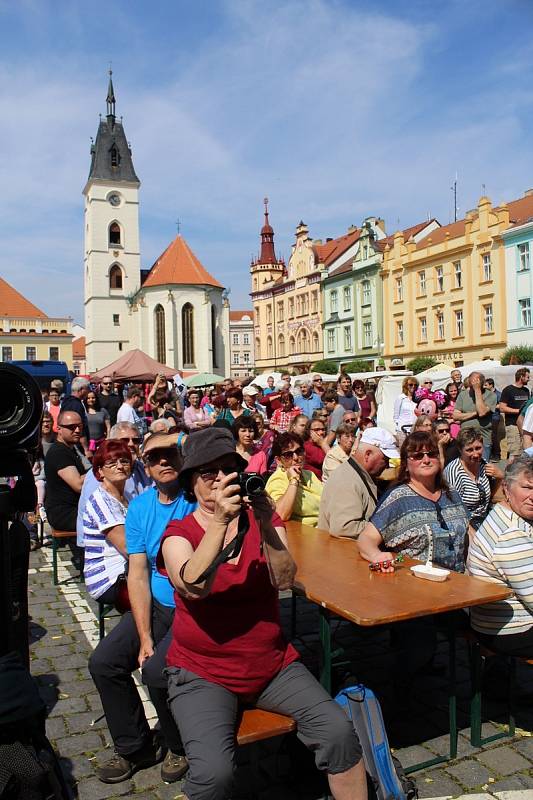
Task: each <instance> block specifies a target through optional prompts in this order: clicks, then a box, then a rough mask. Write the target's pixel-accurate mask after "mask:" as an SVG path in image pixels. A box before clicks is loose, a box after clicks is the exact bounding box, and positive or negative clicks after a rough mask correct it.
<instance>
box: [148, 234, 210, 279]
mask: <svg viewBox="0 0 533 800" xmlns="http://www.w3.org/2000/svg"><path fill="white" fill-rule="evenodd" d="M169 284H189V285H190V284H193V285H202V286H205V285H207V286H217V287H220V288H221V289H222V288H223V286H222V284H221V283H219V282H218V281H217V280H216V279H215V278H213V277H212V276H211V275H210V274H209V272H208V271H207V270H206V269H205V267H204V266H202V264H201V263H200V262H199V261H198V259H197V258H196V256H195V255H194V253H193V251H192V250H191V248H190V247H189V245H188V244H187V242H186V241H185V239H184V238H183V237H182V236H180V235H179V234H178V236H176V238H175V239H174V241H173V242H171V243H170V244H169V246H168V247H167V249H166V250H165V251H164V253H162V254H161V255H160V256H159V258H158V259H157V261H156V262H155V264H154V265H153V266H152V268H151V270H150V272H149V273H148V276H147V278H146V280H145V281H144V282H143V288H144V287H146V286H167V285H169Z"/></svg>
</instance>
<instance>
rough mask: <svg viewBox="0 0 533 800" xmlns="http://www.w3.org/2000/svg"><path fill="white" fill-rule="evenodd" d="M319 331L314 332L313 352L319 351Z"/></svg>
mask: <svg viewBox="0 0 533 800" xmlns="http://www.w3.org/2000/svg"><path fill="white" fill-rule="evenodd" d="M318 347H319V344H318V333H313V353H318Z"/></svg>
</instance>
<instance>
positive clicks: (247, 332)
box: [229, 309, 255, 378]
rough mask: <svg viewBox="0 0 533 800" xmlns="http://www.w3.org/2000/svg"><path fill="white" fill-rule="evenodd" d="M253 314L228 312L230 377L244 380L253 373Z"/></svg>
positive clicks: (248, 312)
mask: <svg viewBox="0 0 533 800" xmlns="http://www.w3.org/2000/svg"><path fill="white" fill-rule="evenodd" d="M253 314H254V312H253V311H252V310H251V309H250V310H249V311H230V312H229V340H230V352H231V375H232V376H233V377H234V378H245V377H247V376H248V375H252V374H253V372H254V365H255V361H254V316H253Z"/></svg>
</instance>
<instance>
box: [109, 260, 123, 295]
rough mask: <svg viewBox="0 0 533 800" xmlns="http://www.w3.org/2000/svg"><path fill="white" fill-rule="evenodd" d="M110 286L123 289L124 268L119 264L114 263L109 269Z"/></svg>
mask: <svg viewBox="0 0 533 800" xmlns="http://www.w3.org/2000/svg"><path fill="white" fill-rule="evenodd" d="M109 288H110V289H122V270H121V269H120V267H119V265H118V264H113V266H112V267H111V269H110V270H109Z"/></svg>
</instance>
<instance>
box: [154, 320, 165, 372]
mask: <svg viewBox="0 0 533 800" xmlns="http://www.w3.org/2000/svg"><path fill="white" fill-rule="evenodd" d="M154 320H155V357H156V359H157V361H159V363H160V364H164V363H165V362H166V360H167V344H166V340H165V309H164V308H163V306H162V305H157V306H156V307H155V309H154Z"/></svg>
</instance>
